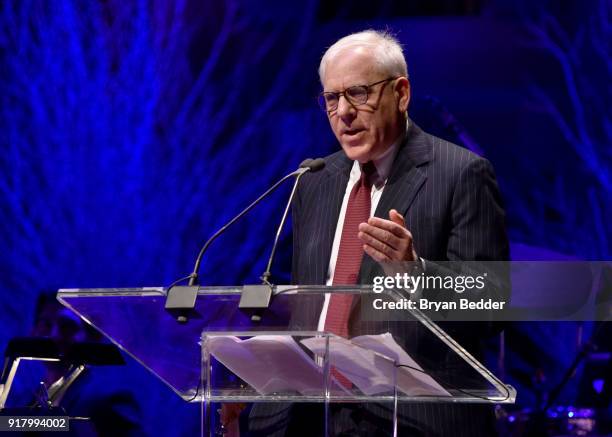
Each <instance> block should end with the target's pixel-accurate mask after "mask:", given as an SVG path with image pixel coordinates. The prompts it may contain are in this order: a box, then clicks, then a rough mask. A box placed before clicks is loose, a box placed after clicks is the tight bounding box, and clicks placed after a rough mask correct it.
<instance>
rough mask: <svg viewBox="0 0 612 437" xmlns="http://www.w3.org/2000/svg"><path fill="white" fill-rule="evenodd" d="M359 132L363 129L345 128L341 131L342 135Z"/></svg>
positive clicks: (351, 134)
mask: <svg viewBox="0 0 612 437" xmlns="http://www.w3.org/2000/svg"><path fill="white" fill-rule="evenodd" d="M361 132H363V129H350V130H345V131H344V132H343V135H348V136H354V135H357V134H359V133H361Z"/></svg>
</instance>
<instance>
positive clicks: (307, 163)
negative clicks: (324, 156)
mask: <svg viewBox="0 0 612 437" xmlns="http://www.w3.org/2000/svg"><path fill="white" fill-rule="evenodd" d="M312 161H314V159H312V158H306V159H305V160H303V161H302V162H301V163H300V166H299V168H310V164H311V163H312Z"/></svg>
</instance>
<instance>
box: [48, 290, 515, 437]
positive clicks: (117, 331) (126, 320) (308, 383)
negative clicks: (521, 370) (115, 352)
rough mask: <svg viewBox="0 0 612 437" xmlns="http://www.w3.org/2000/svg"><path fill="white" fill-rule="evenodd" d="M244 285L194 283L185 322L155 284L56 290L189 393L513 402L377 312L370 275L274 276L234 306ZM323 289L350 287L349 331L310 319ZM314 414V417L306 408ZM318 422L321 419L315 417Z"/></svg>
mask: <svg viewBox="0 0 612 437" xmlns="http://www.w3.org/2000/svg"><path fill="white" fill-rule="evenodd" d="M242 290H243V288H242V287H200V289H199V291H198V293H197V299H196V301H195V308H194V310H193V311H192V312H191V313H190V314H189V316H188V320H187V321H186V322H185V323H179V322H178V321H177V320H176V318H175V317H174V315H172V314H170V313H169V312H167V311H166V310H165V307H164V306H165V301H166V290H165V289H163V288H157V287H152V288H116V289H62V290H60V291H59V293H58V299H59V300H60V301H61V302H62V304H64V305H65V306H66V307H68V308H70V309H71V310H72V311H74V312H75V313H76V314H78V315H79V316H80V317H81V318H82V319H83V320H84V321H86V322H87V323H89V324H90V325H92V326H93V327H94V328H96V329H97V330H99V331H100V332H101V333H102V334H104V335H105V336H106V337H108V338H109V339H110V340H111V341H112V342H113V343H115V344H116V345H117V346H119V347H120V348H121V349H123V350H124V351H125V352H126V353H128V354H129V355H131V356H132V357H133V358H134V359H135V360H137V361H138V362H140V363H141V364H142V365H143V366H144V367H146V368H147V369H149V370H150V371H151V372H152V373H153V374H154V375H155V376H157V377H158V378H159V379H161V380H162V381H163V382H165V383H166V384H167V385H168V387H170V389H172V390H173V391H174V392H175V393H176V394H178V395H179V396H181V397H182V398H183V399H184V400H185V401H188V402H201V403H202V404H203V406H204V408H203V409H202V411H203V417H202V426H203V433H204V434H206V435H213V434H212V433H213V432H214V429H213V428H214V427H212V426H211V403H213V402H317V403H323V404H324V405H325V408H324V409H323V411H325V413H324V417H321V418H320V419H321V421H324V422H325V424H327V423H328V419H329V415H328V413H329V404H330V403H334V402H349V403H350V402H360V403H363V402H376V403H387V404H388V405H390V407H391V408H390V411H392V412H393V417H392V419H393V420H391V422H393V423H392V424H391V426H394V427H396V426H397V406H398V404H400V403H403V402H419V403H420V402H461V403H513V402H514V400H515V397H516V391H515V390H514V388H513V387H511V386H509V385H506V384H504V383H502V382H501V381H500V380H498V379H497V378H496V377H495V376H494V375H493V374H492V373H491V372H489V371H488V370H487V369H486V368H485V367H484V366H483V365H482V364H481V363H479V362H478V361H477V360H476V359H474V358H473V357H472V356H471V355H470V354H468V353H467V352H466V351H465V350H464V349H463V348H462V347H461V346H460V345H459V344H457V343H456V342H455V341H454V340H453V339H452V338H451V337H450V336H449V335H447V334H446V333H445V332H444V331H443V330H442V329H441V328H440V327H439V326H438V325H436V324H435V323H433V322H432V321H430V320H429V319H428V318H427V317H425V316H424V315H423V314H421V313H420V312H418V311H413V310H411V311H405V312H404V313H405V314H404V316H405V317H403V319H402V320H394V321H386V320H375V318H370V317H369V316H366V314H367V311H365V310H364V308H363V302H365V301H367V299H366V297H367V296H368V295H370V293H372V289H371V287H368V286H351V287H348V286H347V287H320V286H276V287H275V288H274V290H273V293H272V299H271V302H270V305H269V307H268V308H267V309H265V310H263V311H261V312H260V313H259V318H260V320H259V321H256V322H254V321H252V320H253V319H252V314H251V313H247V312H244V311H243V310H241V309H239V305H238V304H239V301H240V297H241V293H242ZM326 293H350V294H352V295H353V310H352V312H351V318H350V320H349V331H350V336H349V339H344V338H340V337H337V336H335V335H333V334H329V333H325V332H321V331H320V330H318V325H319V315H320V313H321V308H322V306H323V302H324V300H325V295H326ZM313 420H314V418H313ZM325 429H327V427H326V428H325Z"/></svg>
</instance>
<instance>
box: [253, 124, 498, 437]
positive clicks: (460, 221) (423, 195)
mask: <svg viewBox="0 0 612 437" xmlns="http://www.w3.org/2000/svg"><path fill="white" fill-rule="evenodd" d="M325 161H326V166H325V168H324V169H323V170H322V171H320V172H317V173H307V174H306V175H304V177H303V178H302V181H301V182H300V185H299V187H298V191H297V193H296V197H295V199H294V203H293V264H292V280H293V282H294V283H296V284H300V285H306V284H325V281H326V276H327V270H328V265H329V259H330V255H331V250H332V243H333V239H334V234H335V231H336V224H337V221H338V217H339V214H340V208H341V205H342V199H343V196H344V193H345V190H346V185H347V183H348V179H349V173H350V170H351V166H352V164H353V161H351V160H350V159H348V158H347V157H346V155H345V154H344V152H343V151H339V152H337V153H335V154H333V155H330V156H328V157H326V158H325ZM390 209H396V210H397V211H399V212H400V213H401V214H403V215H404V217H405V220H406V226H407V228H408V229H409V230H410V232H411V233H412V235H413V238H414V246H415V250H416V252H417V254H419V256H421V257H423V258H424V259H426V260H428V261H461V260H506V259H508V240H507V236H506V231H505V224H504V210H503V207H502V202H501V198H500V195H499V190H498V187H497V183H496V180H495V176H494V173H493V169H492V167H491V164H490V163H489V162H488V161H487V160H486V159H484V158H481V157H479V156H477V155H475V154H473V153H471V152H469V151H468V150H466V149H463V148H461V147H459V146H456V145H454V144H451V143H449V142H446V141H444V140H442V139H440V138H436V137H434V136H432V135H429V134H427V133H425V132H423V131H422V130H421V129H420V128H419V127H418V126H417V125H416V124H414V123H413V122H411V123H410V128H409V130H408V134H407V136H406V138H405V140H404V141H403V143H402V144H401V145H400V148H399V150H398V152H397V156H396V158H395V160H394V162H393V165H392V168H391V172H390V174H389V178H388V180H387V184H386V185H385V188H384V191H383V193H382V197H381V199H380V201H379V204H378V206H377V209H376V211H375V215H376V216H377V217H381V218H385V219H388V214H389V210H390ZM377 275H384V272H383V271H382V269H381V268H380V266H379V265H378V264H377V263H376V262H375V261H374V260H373V259H372V258H370V257H369V256H368V255H364V258H363V261H362V265H361V269H360V276H359V278H360V282H361V283H364V284H368V283H372V280H373V277H374V276H377ZM322 304H323V298H322V297H321V299H320V300H318V301H313V302H312V306H311V308H300V311H299V313H296V314H294V320H293V325H294V326H293V327H294V328H295V329H300V328H303V329H312V328H313V327H316V324H317V321H318V318H319V315H320V312H321V307H322ZM358 319H359V314H358V307H357V306H355V308H354V311H353V314H352V316H351V321H350V329H351V335H358V334H364V333H380V332H385V330H389V331H391V332H393V333H394V335H395V336H396V337H397V336H400V337H402V340H403V342H404V343H405V344H407V343H410V344H413V345H414V344H415V343H418V341H419V338H420V337H421V335H420V333H419V329H420V328H419V327H416V328H415V326H414V324H411V326H410V327H399V328H398V326H397V324H393V323H388V324H387V326H380V325H378V326H372V325H371V324H367V323H360V322H359V320H358ZM392 325H393V326H392ZM474 328H475V327H474V325H470V326H469V327H468V328H465V326H463V327H462V326H458V327H457V329H456V330H455V332H453V326H445V329H447V331H449V330H450V331H451V332H450V333H451V335H453V336H454V337H455V338H456V340H458V341H459V343H460V344H462V345H463V346H464V347H466V348H467V349H468V350H470V351H471V352H472V353H474V354H476V355H478V352H479V351H478V347H479V340H480V338H481V337H482V335H474V334H475V332H478V331H475V330H474ZM398 329H399V330H398ZM476 329H478V328H476ZM279 408H280V407H279ZM298 408H299V409H302V410H303V409H304V408H305V407H298ZM347 408H348V411H349V412H348V413H347V412H346V411H345V412H344V413H340V412H338V413H337V414H336V415H335V417H334V423H333V425H332V426H333V428H334V430H335V433H337V435H387V434H386V432H387V431H388V429H389V417H390V416H389V411H388V409H386V410H385V408H377V407H376V406H372V407H371V408H366V409H364V408H363V407H362V406H359V407H347ZM312 411H316V407H313V410H312ZM289 414H290V416H291V415H294V416H300V417H301V418H304V417H308V413H304V412H303V411H302V412H301V413H299V414H298V413H296V412H295V411H294V412H293V413H289ZM313 414H315V413H313ZM400 415H401V417H402V420H401V424H402V428H400V435H427V436H430V435H431V436H446V435H453V436H460V435H466V436H479V435H482V436H485V435H486V436H490V435H491V433H493V432H494V431H493V429H492V427H491V426H492V420H493V417H492V410H491V408H490V407H487V406H460V405H448V404H446V405H435V404H427V405H426V404H409V405H402V406H401V413H400ZM290 416H289V417H285V419H284V420H283V421H282V422H284V423H285V424H288V426H289V429H293V430H294V431H289V432H288V433H285V435H297V434H296V431H295V430H296V429H304V427H303V426H291V422H292V420H291V418H290ZM269 417H270V418H272V417H275V415H274V414H271V415H269ZM276 418H278V416H276ZM298 422H299V420H298ZM262 423H263V422H262ZM310 423H312V419H311V421H310ZM343 432H344V433H345V434H342V433H343ZM316 434H317V433H316V432H313V433H312V434H308V433H305V434H303V435H316ZM268 435H283V433H282V432H281V433H278V434H272V433H269V434H268Z"/></svg>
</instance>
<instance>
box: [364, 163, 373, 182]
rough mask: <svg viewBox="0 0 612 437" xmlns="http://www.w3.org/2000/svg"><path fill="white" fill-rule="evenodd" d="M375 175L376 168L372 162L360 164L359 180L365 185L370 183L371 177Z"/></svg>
mask: <svg viewBox="0 0 612 437" xmlns="http://www.w3.org/2000/svg"><path fill="white" fill-rule="evenodd" d="M375 174H376V166H375V165H374V163H373V162H372V161H368V162H366V163H365V164H361V179H362V180H364V181H365V182H367V183H370V182H371V181H372V177H373V176H374V175H375Z"/></svg>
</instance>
